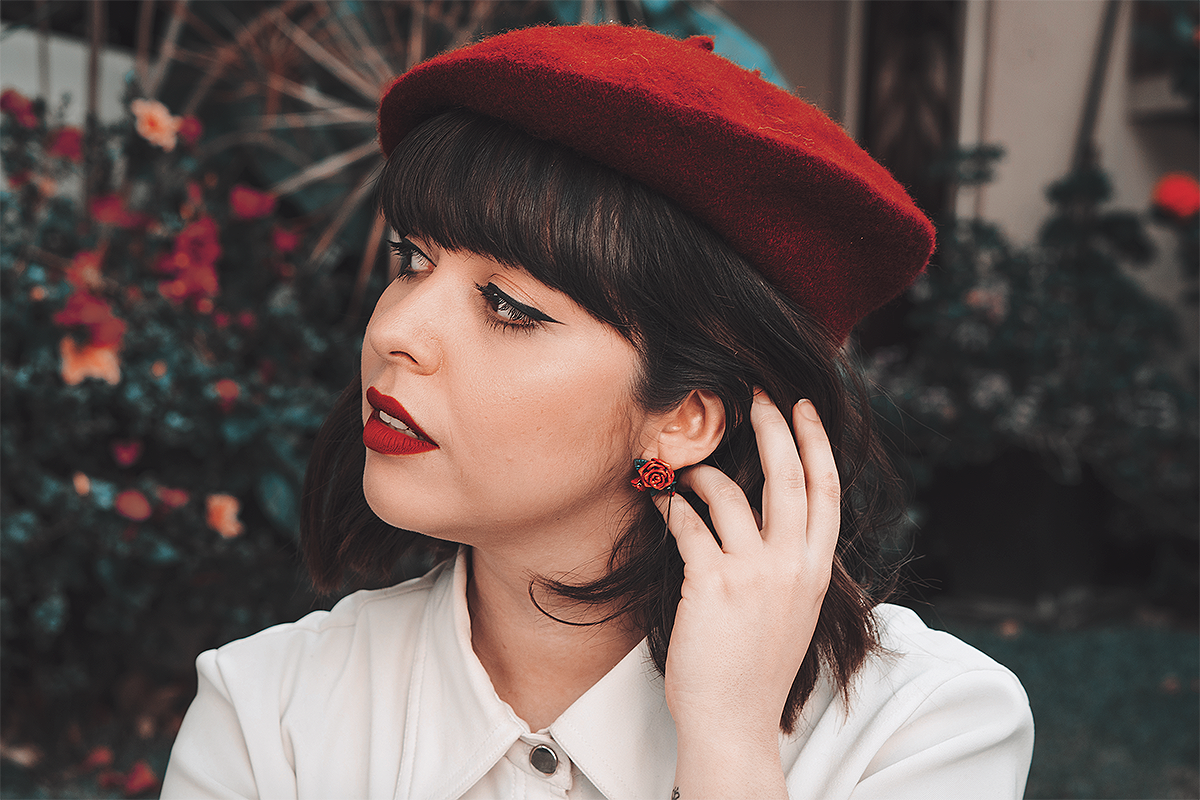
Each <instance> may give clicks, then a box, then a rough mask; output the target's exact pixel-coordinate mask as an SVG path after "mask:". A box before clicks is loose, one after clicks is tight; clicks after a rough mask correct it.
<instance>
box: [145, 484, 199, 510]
mask: <svg viewBox="0 0 1200 800" xmlns="http://www.w3.org/2000/svg"><path fill="white" fill-rule="evenodd" d="M154 494H155V495H156V496H157V497H158V502H160V503H162V504H163V505H164V506H166V507H167V508H169V509H171V508H179V507H180V506H185V505H187V501H188V500H189V499H191V495H190V494H188V492H187V490H185V489H171V488H168V487H166V486H159V487H158V488H157V489H155V490H154Z"/></svg>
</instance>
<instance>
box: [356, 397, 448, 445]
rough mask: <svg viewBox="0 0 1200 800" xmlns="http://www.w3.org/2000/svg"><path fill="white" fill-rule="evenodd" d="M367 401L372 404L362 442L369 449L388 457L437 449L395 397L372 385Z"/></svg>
mask: <svg viewBox="0 0 1200 800" xmlns="http://www.w3.org/2000/svg"><path fill="white" fill-rule="evenodd" d="M367 402H368V403H370V404H371V416H370V418H369V419H368V420H367V424H366V425H364V426H363V444H364V445H366V446H367V447H369V448H370V449H372V450H374V451H375V452H377V453H382V454H383V455H385V456H404V455H413V454H415V453H426V452H429V451H430V450H436V449H438V446H437V445H436V444H435V443H434V442H433V441H432V440H431V439H430V438H429V437H428V436H427V435H426V434H425V431H423V430H421V428H420V426H419V425H417V423H416V422H415V421H414V420H413V418H412V417H411V416H409V414H408V412H407V411H405V410H404V406H402V405H400V401H399V400H397V399H396V398H394V397H388V396H387V395H386V394H383V393H382V392H380V391H378V390H377V389H376V388H375V387H374V386H371V387H368V388H367ZM384 420H387V422H385V421H384ZM389 423H390V424H389ZM399 427H404V428H407V429H408V431H409V432H411V434H410V433H409V432H406V431H403V430H398V428H399Z"/></svg>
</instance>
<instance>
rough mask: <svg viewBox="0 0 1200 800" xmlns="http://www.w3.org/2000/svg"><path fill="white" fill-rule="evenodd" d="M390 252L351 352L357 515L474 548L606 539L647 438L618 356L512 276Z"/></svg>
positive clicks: (444, 258) (566, 305) (492, 265)
mask: <svg viewBox="0 0 1200 800" xmlns="http://www.w3.org/2000/svg"><path fill="white" fill-rule="evenodd" d="M398 253H399V257H400V259H401V267H402V271H401V277H400V278H398V279H397V280H396V281H394V282H393V283H392V284H391V285H390V286H388V287H387V289H386V290H385V291H384V293H383V295H382V296H381V297H380V299H379V302H378V303H377V304H376V306H375V312H374V314H372V316H371V321H370V323H369V324H368V326H367V331H366V337H365V339H364V340H363V349H362V375H363V386H362V388H363V406H362V416H363V423H364V425H365V430H364V441H365V442H366V445H367V452H366V468H365V472H364V475H363V489H364V492H365V494H366V498H367V501H368V503H369V504H370V506H371V508H372V509H373V510H374V511H375V513H376V514H377V515H379V517H380V518H381V519H383V520H384V521H386V522H388V523H389V524H391V525H395V526H397V527H400V528H405V529H408V530H415V531H418V532H420V533H424V534H426V535H429V536H433V537H435V538H439V539H444V540H449V541H457V542H464V543H467V544H473V545H478V544H483V543H485V542H491V543H495V542H497V541H506V540H512V541H517V542H522V543H528V544H535V543H536V541H538V540H539V536H541V535H542V534H549V535H551V536H553V535H554V534H556V533H557V534H560V535H561V534H563V533H566V532H567V531H572V530H581V529H582V530H585V531H591V532H596V533H599V532H602V531H603V532H605V533H607V532H608V531H611V530H612V529H613V527H614V526H613V522H614V520H615V516H616V515H617V514H619V513H620V512H621V511H622V509H623V508H624V507H625V506H626V505H627V503H628V501H629V499H630V497H631V494H632V493H633V489H632V487H631V486H630V485H629V476H630V475H631V474H632V466H631V462H632V459H633V458H635V457H637V456H638V455H639V454H640V452H641V451H640V449H638V445H639V439H640V436H641V435H642V430H643V427H644V425H645V424H646V416H645V414H644V413H643V412H642V411H641V410H640V408H639V407H638V405H637V404H636V403H635V402H633V400H632V386H633V385H634V382H635V380H636V375H637V372H638V365H639V360H638V355H637V352H636V351H635V350H634V348H633V346H632V345H631V344H630V343H629V342H628V341H627V340H626V339H624V338H623V337H622V336H621V335H620V334H619V333H617V332H616V331H615V330H614V329H613V328H611V327H610V326H608V325H605V324H604V323H602V322H599V321H598V320H596V319H595V318H594V317H592V316H591V315H589V314H588V313H587V312H586V311H585V310H584V309H583V308H582V307H580V306H579V305H578V304H576V303H575V302H574V301H573V300H571V299H570V298H569V297H567V296H566V295H565V294H563V293H561V292H559V291H556V290H554V289H550V288H549V287H547V286H546V285H544V284H542V283H540V282H539V281H537V280H536V279H534V278H533V277H532V276H531V275H529V274H528V273H526V272H525V271H524V270H520V269H514V268H511V267H507V266H504V265H502V264H500V263H499V262H497V261H494V260H492V259H490V258H487V257H484V256H479V255H475V254H473V253H465V252H451V251H447V250H442V249H440V248H439V247H438V246H436V245H435V244H433V243H432V242H428V241H424V240H421V239H419V238H417V237H411V238H410V239H409V240H405V242H404V243H402V246H401V247H400V248H398ZM397 404H398V406H399V407H398V406H397ZM400 407H402V410H401V408H400ZM380 408H382V409H383V414H384V416H382V417H380V416H379V413H380V412H379V410H378V409H380ZM405 415H407V419H405ZM396 419H400V420H401V421H402V423H405V424H406V426H407V427H408V428H409V430H410V432H412V431H413V429H415V431H416V432H418V433H419V434H423V435H422V436H419V437H418V438H413V436H412V435H410V433H406V432H404V431H402V430H398V428H400V427H405V425H403V424H401V423H396V422H394V421H393V420H396ZM389 423H390V424H389ZM581 526H582V527H581ZM541 541H542V542H543V543H545V541H546V540H545V539H544V538H542V539H541Z"/></svg>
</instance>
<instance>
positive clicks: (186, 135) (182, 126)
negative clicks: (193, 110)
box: [179, 117, 204, 147]
mask: <svg viewBox="0 0 1200 800" xmlns="http://www.w3.org/2000/svg"><path fill="white" fill-rule="evenodd" d="M203 133H204V126H203V125H201V124H200V120H198V119H196V118H195V117H184V118H183V119H182V121H181V122H180V123H179V137H180V138H181V139H183V143H184V144H186V145H187V146H188V147H193V146H195V144H196V142H198V141H200V136H201V134H203Z"/></svg>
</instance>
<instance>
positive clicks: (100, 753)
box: [79, 745, 113, 772]
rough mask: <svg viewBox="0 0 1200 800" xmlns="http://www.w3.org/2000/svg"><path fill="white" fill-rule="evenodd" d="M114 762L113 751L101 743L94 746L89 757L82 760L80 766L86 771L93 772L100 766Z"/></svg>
mask: <svg viewBox="0 0 1200 800" xmlns="http://www.w3.org/2000/svg"><path fill="white" fill-rule="evenodd" d="M112 763H113V751H112V750H110V749H109V748H107V747H105V746H104V745H100V746H99V747H93V748H92V751H91V752H90V753H88V754H87V758H85V759H84V760H83V761H82V762H80V764H79V768H80V769H81V770H83V771H84V772H91V771H92V770H94V769H99V768H100V767H107V766H111V765H112Z"/></svg>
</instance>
